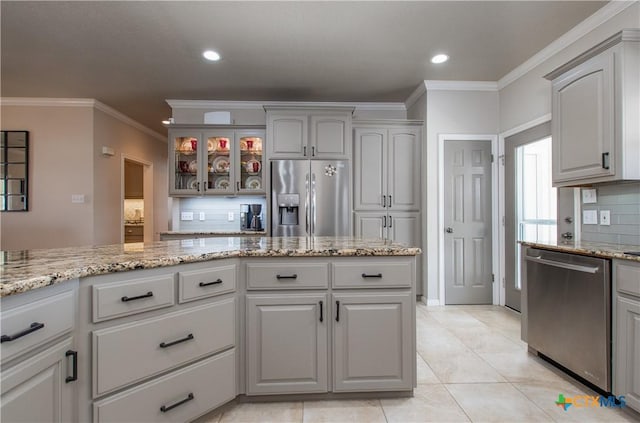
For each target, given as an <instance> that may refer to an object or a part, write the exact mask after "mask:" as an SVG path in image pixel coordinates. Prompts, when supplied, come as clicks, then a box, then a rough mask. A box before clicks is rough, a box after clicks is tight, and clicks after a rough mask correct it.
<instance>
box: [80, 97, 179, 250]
mask: <svg viewBox="0 0 640 423" xmlns="http://www.w3.org/2000/svg"><path fill="white" fill-rule="evenodd" d="M93 146H94V148H93V156H92V157H93V163H94V173H93V176H94V179H93V187H94V193H95V195H94V196H95V208H94V214H93V216H94V222H95V225H94V228H93V236H94V243H95V244H114V243H119V242H122V241H121V233H122V224H121V222H122V220H121V219H122V198H123V197H122V196H123V195H124V193H123V191H122V189H123V186H122V184H123V180H122V177H123V168H122V166H123V156H125V157H127V158H128V159H132V160H136V161H139V162H143V163H149V164H152V169H153V178H152V179H153V196H152V198H153V205H152V208H151V209H147V208H146V207H145V220H146V221H147V223H151V225H152V227H151V230H150V233H151V234H152V235H151V236H152V238H153V239H155V240H157V239H159V235H158V232H160V231H166V230H167V222H168V206H167V194H168V182H167V144H166V143H165V142H162V141H159V140H157V139H155V138H153V137H151V136H149V135H148V134H145V133H143V132H141V131H140V130H138V129H136V128H134V127H132V126H130V125H128V124H126V123H124V122H122V121H121V120H119V119H116V118H114V117H113V116H111V115H109V114H107V113H104V112H103V111H101V110H97V109H96V110H95V111H94V137H93ZM103 146H107V147H110V148H112V149H113V150H114V152H115V155H114V156H104V155H103V154H102V147H103ZM145 188H146V187H145ZM147 195H148V193H147V191H146V190H145V197H147Z"/></svg>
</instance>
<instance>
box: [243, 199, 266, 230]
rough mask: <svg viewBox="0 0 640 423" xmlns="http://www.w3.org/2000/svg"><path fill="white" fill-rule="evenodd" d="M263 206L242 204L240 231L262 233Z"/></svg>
mask: <svg viewBox="0 0 640 423" xmlns="http://www.w3.org/2000/svg"><path fill="white" fill-rule="evenodd" d="M261 213H262V204H240V229H241V230H243V231H261V230H262V229H263V228H262V216H261Z"/></svg>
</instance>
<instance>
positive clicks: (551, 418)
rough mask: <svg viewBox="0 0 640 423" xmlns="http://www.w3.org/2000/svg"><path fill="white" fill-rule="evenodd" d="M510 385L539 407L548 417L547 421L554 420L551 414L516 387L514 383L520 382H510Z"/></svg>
mask: <svg viewBox="0 0 640 423" xmlns="http://www.w3.org/2000/svg"><path fill="white" fill-rule="evenodd" d="M510 383H511V386H513V388H514V389H515V390H516V391H518V392H520V393H521V394H522V396H523V397H525V398H526V399H527V401H529V402H530V403H532V404H533V405H534V406H535V407H536V408H537V409H539V410H540V411H542V413H543V414H544V415H545V416H547V417H549V421H556V419H554V418H553V416H551V415H549V414H548V413H547V412H546V411H545V410H544V409H543V408H542V407H540V406H539V405H538V404H536V402H535V401H534V400H532V399H531V398H529V397H528V396H527V394H526V393H524V392H523V391H521V390H520V389H518V386H516V385H515V383H521V382H510Z"/></svg>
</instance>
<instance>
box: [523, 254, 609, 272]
mask: <svg viewBox="0 0 640 423" xmlns="http://www.w3.org/2000/svg"><path fill="white" fill-rule="evenodd" d="M525 258H526V259H527V260H528V261H532V262H534V263H540V264H546V265H547V266H554V267H560V268H561V269H568V270H575V271H576V272H584V273H597V272H598V269H599V267H598V266H596V267H591V266H581V265H579V264H571V263H564V262H561V261H555V260H547V259H543V258H542V257H540V256H535V257H532V256H525Z"/></svg>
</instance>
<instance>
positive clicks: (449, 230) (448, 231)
mask: <svg viewBox="0 0 640 423" xmlns="http://www.w3.org/2000/svg"><path fill="white" fill-rule="evenodd" d="M444 231H445V232H446V233H448V234H452V233H453V228H451V227H448V228H447V229H445V230H444Z"/></svg>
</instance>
